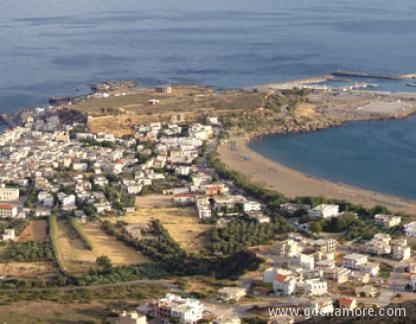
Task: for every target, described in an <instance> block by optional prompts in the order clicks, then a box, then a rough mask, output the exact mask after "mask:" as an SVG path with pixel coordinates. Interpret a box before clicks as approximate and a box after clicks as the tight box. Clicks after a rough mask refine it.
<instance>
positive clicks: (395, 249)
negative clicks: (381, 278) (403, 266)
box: [391, 238, 411, 261]
mask: <svg viewBox="0 0 416 324" xmlns="http://www.w3.org/2000/svg"><path fill="white" fill-rule="evenodd" d="M391 254H392V257H393V259H395V260H400V261H404V260H408V259H410V254H411V249H410V246H407V240H406V239H404V238H403V239H397V240H392V241H391Z"/></svg>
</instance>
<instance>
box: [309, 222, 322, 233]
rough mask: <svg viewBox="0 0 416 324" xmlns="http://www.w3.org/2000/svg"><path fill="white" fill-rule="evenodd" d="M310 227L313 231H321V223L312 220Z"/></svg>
mask: <svg viewBox="0 0 416 324" xmlns="http://www.w3.org/2000/svg"><path fill="white" fill-rule="evenodd" d="M310 229H311V231H312V232H314V233H320V232H322V225H321V223H320V222H312V223H311V226H310Z"/></svg>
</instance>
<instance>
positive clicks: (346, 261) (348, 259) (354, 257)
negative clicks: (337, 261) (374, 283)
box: [342, 253, 368, 270]
mask: <svg viewBox="0 0 416 324" xmlns="http://www.w3.org/2000/svg"><path fill="white" fill-rule="evenodd" d="M367 262H368V256H366V255H364V254H359V253H352V254H348V255H345V256H344V258H343V260H342V266H343V267H345V268H349V269H353V270H358V269H359V267H360V266H361V265H363V264H365V263H367Z"/></svg>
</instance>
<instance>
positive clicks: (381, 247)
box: [365, 233, 391, 255]
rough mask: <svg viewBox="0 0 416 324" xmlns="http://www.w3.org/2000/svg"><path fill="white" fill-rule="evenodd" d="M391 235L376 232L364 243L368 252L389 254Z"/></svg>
mask: <svg viewBox="0 0 416 324" xmlns="http://www.w3.org/2000/svg"><path fill="white" fill-rule="evenodd" d="M390 242H391V237H390V235H388V234H383V233H378V234H375V235H374V236H373V238H372V239H371V240H370V241H368V242H367V243H366V245H365V247H366V250H367V252H368V253H372V254H376V255H383V254H390V252H391V246H390Z"/></svg>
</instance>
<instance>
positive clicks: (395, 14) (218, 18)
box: [0, 0, 416, 111]
mask: <svg viewBox="0 0 416 324" xmlns="http://www.w3.org/2000/svg"><path fill="white" fill-rule="evenodd" d="M0 30H1V33H0V111H13V110H15V109H19V108H22V107H31V106H36V105H40V104H45V102H46V100H47V98H48V97H50V96H52V95H59V94H75V93H77V92H81V91H85V90H86V88H87V86H88V84H89V83H92V82H96V81H100V80H108V79H126V78H131V79H136V80H138V81H140V82H141V83H142V84H144V85H153V84H158V83H201V84H206V85H213V86H216V87H225V88H232V87H242V86H247V85H253V84H259V83H268V82H274V81H279V80H288V79H296V78H300V77H305V76H313V75H319V74H322V73H327V72H331V71H335V70H337V69H352V70H364V71H376V72H388V73H395V74H396V73H404V72H409V71H415V72H416V60H415V57H416V46H414V44H416V33H415V32H414V31H415V30H416V3H415V2H414V1H410V0H409V1H406V0H397V1H394V0H388V1H387V0H344V1H333V0H296V1H293V0H279V1H276V0H260V1H252V0H226V1H223V0H221V1H219V0H210V1H198V0H197V1H195V0H175V1H173V0H165V1H157V0H141V1H137V0H124V1H119V0H105V1H102V0H88V1H85V0H71V1H68V0H42V1H38V0H19V1H16V0H1V1H0ZM77 89H78V91H77Z"/></svg>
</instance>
